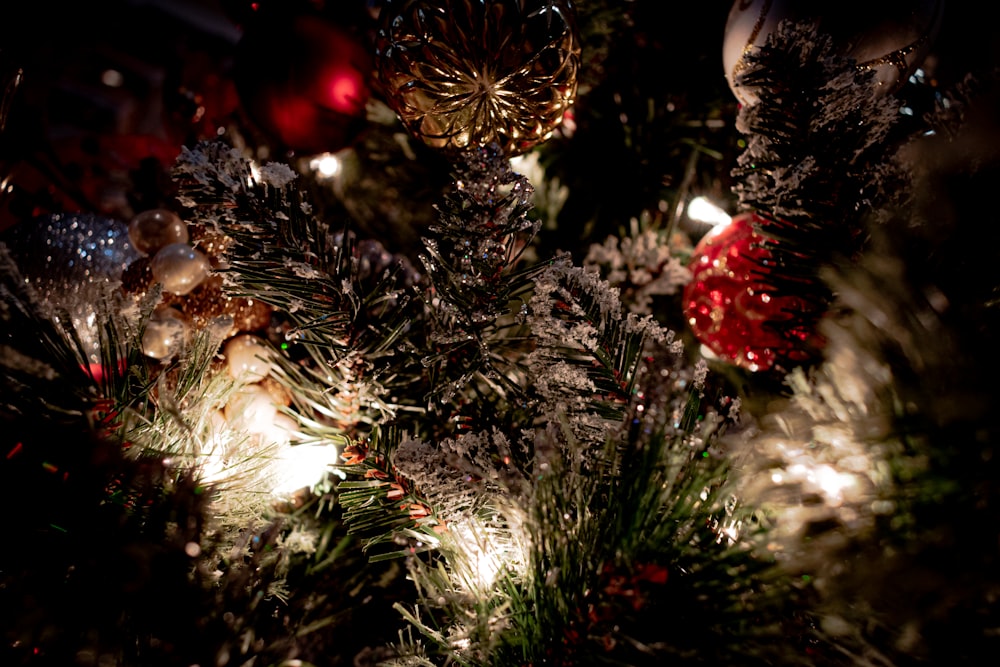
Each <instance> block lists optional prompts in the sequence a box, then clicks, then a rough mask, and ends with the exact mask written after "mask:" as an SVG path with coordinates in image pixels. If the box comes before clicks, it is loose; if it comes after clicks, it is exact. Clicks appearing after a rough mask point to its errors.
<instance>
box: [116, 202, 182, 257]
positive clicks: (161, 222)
mask: <svg viewBox="0 0 1000 667" xmlns="http://www.w3.org/2000/svg"><path fill="white" fill-rule="evenodd" d="M128 237H129V240H130V241H132V245H133V246H134V247H135V249H136V250H138V251H139V252H141V253H145V254H147V255H154V254H156V251H158V250H159V249H160V248H163V247H164V246H168V245H170V244H171V243H187V242H188V230H187V225H186V224H185V223H184V221H183V220H181V219H180V216H178V215H177V214H176V213H174V212H173V211H168V210H167V209H164V208H157V209H152V210H149V211H143V212H142V213H139V214H138V215H136V216H135V217H134V218H132V221H131V222H129V223H128Z"/></svg>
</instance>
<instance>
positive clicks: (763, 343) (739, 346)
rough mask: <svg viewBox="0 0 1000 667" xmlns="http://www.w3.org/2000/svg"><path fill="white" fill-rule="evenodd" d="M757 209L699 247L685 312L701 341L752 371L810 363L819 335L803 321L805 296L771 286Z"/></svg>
mask: <svg viewBox="0 0 1000 667" xmlns="http://www.w3.org/2000/svg"><path fill="white" fill-rule="evenodd" d="M756 219H757V216H756V214H754V213H742V214H740V215H737V216H735V217H734V218H733V220H732V222H730V223H729V224H728V225H721V226H719V227H716V228H715V229H713V230H712V231H711V232H709V233H708V234H706V235H705V236H704V237H703V238H702V239H701V240H700V241H699V242H698V244H697V245H696V246H695V248H694V252H693V253H692V255H691V262H690V264H689V266H688V268H689V269H690V270H691V273H692V279H691V282H689V283H688V284H687V285H686V286H685V288H684V295H683V309H684V316H685V318H686V319H687V322H688V324H689V325H690V326H691V330H692V331H693V332H694V335H695V336H696V337H697V338H698V340H699V341H701V343H703V344H704V345H705V346H707V347H708V348H709V349H710V350H711V351H712V352H714V353H715V354H717V355H718V356H719V357H721V358H723V359H725V360H726V361H729V362H731V363H733V364H735V365H736V366H739V367H742V368H746V369H748V370H750V371H765V370H769V369H771V368H773V367H774V366H775V365H776V364H782V363H787V362H801V361H806V360H808V359H809V358H810V356H811V346H813V345H815V344H816V343H817V338H816V336H815V334H814V333H813V332H812V331H811V330H808V329H807V327H806V326H805V325H800V324H799V322H798V317H797V316H798V315H801V314H802V313H804V312H809V307H808V303H807V302H806V300H804V299H802V298H800V297H798V296H795V295H783V294H777V293H775V292H774V290H773V289H772V288H770V287H769V286H768V280H767V277H768V275H769V274H770V272H771V271H773V270H780V269H779V268H777V267H774V266H773V260H772V259H771V252H770V251H769V250H768V249H767V248H766V247H764V246H763V245H761V244H762V242H763V241H764V238H763V237H762V236H761V235H759V234H758V233H757V232H756V231H755V230H754V221H755V220H756Z"/></svg>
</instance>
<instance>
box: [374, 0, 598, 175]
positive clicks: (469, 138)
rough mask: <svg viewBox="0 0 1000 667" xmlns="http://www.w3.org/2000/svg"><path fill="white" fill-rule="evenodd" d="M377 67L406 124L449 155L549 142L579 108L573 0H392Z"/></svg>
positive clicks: (383, 20) (513, 151)
mask: <svg viewBox="0 0 1000 667" xmlns="http://www.w3.org/2000/svg"><path fill="white" fill-rule="evenodd" d="M375 58H376V73H377V79H378V83H379V85H380V86H381V88H382V92H383V95H384V96H385V99H386V102H387V104H388V105H389V106H390V107H391V108H392V109H393V111H395V112H396V114H397V116H398V117H399V118H400V120H401V121H402V123H403V125H404V126H405V127H406V129H407V130H408V131H409V132H410V133H411V134H412V135H413V136H415V137H418V138H419V139H421V140H423V141H424V143H426V144H427V145H429V146H432V147H434V148H439V149H443V150H446V151H456V150H464V149H467V148H474V147H479V146H486V145H488V144H491V143H496V144H498V145H499V146H500V147H501V149H502V150H503V151H504V152H505V153H506V154H507V155H509V156H514V155H519V154H521V153H524V152H526V151H528V150H529V149H531V148H532V147H534V146H535V145H537V144H539V143H541V142H542V141H545V140H546V139H548V138H549V137H550V136H551V135H552V132H553V131H554V130H555V129H556V128H557V127H558V126H559V124H560V123H561V122H562V119H563V116H564V114H565V113H566V111H567V110H568V109H569V108H570V106H571V105H572V104H573V101H574V98H575V96H576V90H577V70H578V69H579V67H580V39H579V35H578V31H577V26H576V18H575V9H574V7H573V3H572V2H570V0H458V1H455V0H388V1H387V2H386V3H385V6H384V7H383V9H382V12H381V14H380V17H379V30H378V33H377V37H376V50H375Z"/></svg>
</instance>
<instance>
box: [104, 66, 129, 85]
mask: <svg viewBox="0 0 1000 667" xmlns="http://www.w3.org/2000/svg"><path fill="white" fill-rule="evenodd" d="M101 83H103V84H104V85H105V86H107V87H109V88H121V87H122V85H124V83H125V77H124V76H122V73H121V72H119V71H118V70H116V69H106V70H104V71H103V72H101Z"/></svg>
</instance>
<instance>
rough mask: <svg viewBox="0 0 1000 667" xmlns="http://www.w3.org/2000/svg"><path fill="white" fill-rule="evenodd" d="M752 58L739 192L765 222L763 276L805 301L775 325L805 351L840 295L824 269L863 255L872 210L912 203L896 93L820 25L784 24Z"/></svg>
mask: <svg viewBox="0 0 1000 667" xmlns="http://www.w3.org/2000/svg"><path fill="white" fill-rule="evenodd" d="M744 60H745V62H746V64H747V67H746V68H745V69H744V70H743V71H742V72H741V73H740V75H739V76H738V78H737V81H736V85H739V86H742V87H747V88H749V89H753V90H755V91H758V93H759V97H760V98H759V101H758V102H756V103H755V104H752V105H747V106H745V107H743V108H742V109H741V111H740V114H739V116H738V119H737V127H738V129H739V130H740V131H741V132H742V133H743V134H744V135H745V136H746V137H747V147H746V149H745V151H744V152H743V153H742V154H741V155H740V157H739V159H738V162H737V167H736V168H735V169H734V170H733V176H734V177H735V178H736V179H737V183H736V186H735V188H734V191H735V192H736V193H737V195H738V196H739V204H740V206H741V208H743V209H750V210H754V211H756V212H757V213H759V214H760V215H761V216H762V217H763V218H764V221H763V222H761V223H760V224H759V227H760V230H759V231H760V232H761V233H762V235H763V236H764V237H765V239H766V240H765V247H766V248H767V249H768V250H769V251H770V257H769V258H768V260H767V264H766V265H765V266H761V268H760V272H759V274H758V275H757V276H755V279H756V280H757V281H759V282H761V284H762V285H764V286H765V288H766V289H769V290H773V291H774V292H775V293H777V294H785V295H796V296H799V297H801V298H802V299H804V300H805V303H806V307H805V308H804V309H803V311H802V312H800V313H794V314H792V315H794V316H793V317H791V318H788V319H787V320H782V321H781V322H777V323H774V324H773V326H775V327H776V328H778V330H779V332H780V333H781V334H782V335H783V336H784V337H785V338H787V339H788V340H789V342H790V344H791V345H792V346H793V348H794V349H800V348H802V346H803V342H802V332H803V331H814V330H815V326H816V324H817V323H818V321H819V319H820V318H821V317H822V316H823V314H824V313H825V312H826V311H827V308H828V307H829V305H830V301H831V299H832V297H833V294H832V293H831V291H830V289H829V287H828V286H827V285H826V284H824V283H823V281H822V280H821V279H820V278H819V276H818V270H819V268H820V267H822V266H826V265H829V264H830V263H831V262H833V261H836V260H848V261H849V260H850V259H851V258H853V257H855V256H856V255H857V253H858V252H859V251H860V250H861V249H862V248H863V247H864V242H865V229H866V224H867V223H868V222H869V220H868V219H869V218H870V217H871V212H872V211H873V210H877V209H879V207H881V206H884V205H886V204H887V203H889V202H893V201H899V200H900V199H903V197H900V196H899V195H898V194H897V193H896V192H895V190H897V189H902V190H905V189H906V187H907V184H906V183H905V181H904V179H903V178H902V177H901V174H900V173H899V172H898V171H896V165H895V164H894V163H893V162H892V156H893V153H894V151H895V150H896V149H897V148H898V143H896V142H898V141H899V138H898V137H895V136H894V135H893V129H894V127H895V126H896V125H897V123H898V119H899V118H900V116H899V112H898V110H897V108H896V107H897V102H896V101H895V99H894V98H893V97H892V96H884V97H875V95H874V92H873V91H874V90H875V86H874V83H873V73H872V72H870V71H862V70H860V69H859V68H857V67H856V65H855V63H854V62H853V61H852V60H850V59H848V58H845V57H843V56H841V55H839V54H838V52H837V49H836V46H835V45H834V44H833V43H832V40H831V39H830V38H829V37H827V36H826V35H822V34H818V33H817V32H816V28H815V26H814V25H813V24H810V23H801V24H797V23H793V22H787V21H786V22H783V23H782V24H781V25H780V26H779V27H778V29H776V30H775V31H774V33H773V34H772V35H770V36H769V38H768V40H767V43H766V44H765V45H764V46H762V47H760V48H759V49H755V50H753V51H751V52H749V53H747V54H745V56H744ZM890 193H892V194H890ZM805 351H806V352H810V351H809V350H805Z"/></svg>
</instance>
